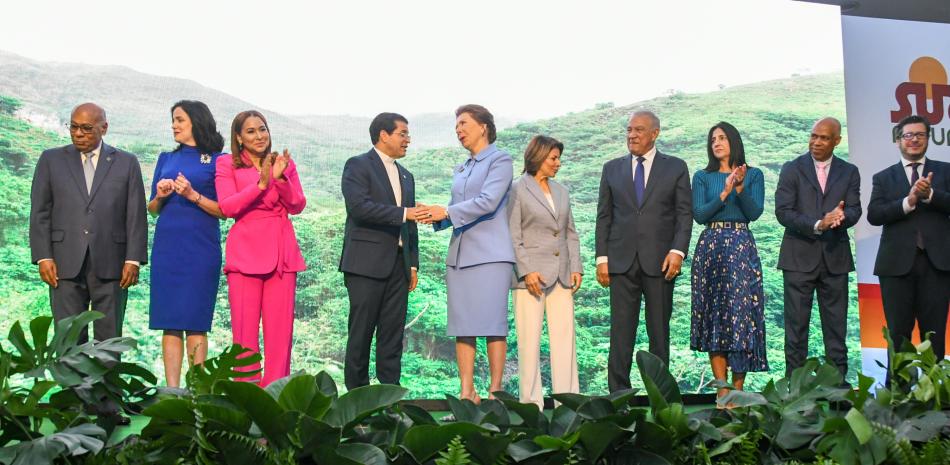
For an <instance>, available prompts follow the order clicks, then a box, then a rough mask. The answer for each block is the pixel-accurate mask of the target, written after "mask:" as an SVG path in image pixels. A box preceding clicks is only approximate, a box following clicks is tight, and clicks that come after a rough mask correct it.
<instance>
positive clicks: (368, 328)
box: [340, 113, 425, 389]
mask: <svg viewBox="0 0 950 465" xmlns="http://www.w3.org/2000/svg"><path fill="white" fill-rule="evenodd" d="M369 133H370V140H371V141H372V143H373V148H372V149H370V150H369V151H368V152H366V153H364V154H362V155H357V156H355V157H353V158H350V159H349V160H347V162H346V165H345V166H344V167H343V179H342V181H341V187H342V189H343V199H344V200H345V202H346V227H345V229H344V236H343V254H342V256H341V257H340V271H342V272H343V281H344V283H345V284H346V289H347V292H348V293H349V297H350V316H349V323H348V328H349V337H348V338H347V341H346V355H345V357H346V358H345V361H344V368H343V377H344V380H345V382H346V387H347V389H353V388H357V387H359V386H365V385H367V384H369V355H370V353H369V350H370V344H371V343H372V340H373V333H374V332H375V333H376V378H377V379H379V382H380V383H386V384H399V375H400V368H401V366H400V365H401V362H402V340H403V330H404V327H405V324H406V307H407V305H408V299H409V292H411V291H412V290H414V289H415V288H416V282H417V275H416V273H417V270H418V269H419V236H418V233H417V232H416V223H415V221H416V219H417V218H421V215H424V214H425V210H424V209H420V208H416V197H415V183H414V181H413V178H412V173H410V172H409V171H408V170H406V169H405V168H403V167H402V166H401V165H399V164H398V163H396V160H398V159H400V158H402V157H404V156H405V155H406V149H407V148H408V147H409V121H408V120H406V118H404V117H402V116H401V115H398V114H396V113H380V114H379V115H377V116H376V118H374V119H373V122H372V123H371V124H370V127H369Z"/></svg>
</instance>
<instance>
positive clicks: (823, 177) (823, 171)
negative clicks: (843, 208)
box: [818, 163, 828, 193]
mask: <svg viewBox="0 0 950 465" xmlns="http://www.w3.org/2000/svg"><path fill="white" fill-rule="evenodd" d="M827 182H828V164H827V163H821V164H819V165H818V185H819V186H821V192H822V193H824V192H825V183H827Z"/></svg>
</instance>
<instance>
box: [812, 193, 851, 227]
mask: <svg viewBox="0 0 950 465" xmlns="http://www.w3.org/2000/svg"><path fill="white" fill-rule="evenodd" d="M844 219H845V217H844V201H843V200H842V201H841V202H838V206H836V207H835V208H834V210H831V211H830V212H828V213H825V216H824V217H823V218H822V219H821V222H820V223H819V224H818V230H819V231H827V230H829V229H834V228H837V227H838V226H841V223H844Z"/></svg>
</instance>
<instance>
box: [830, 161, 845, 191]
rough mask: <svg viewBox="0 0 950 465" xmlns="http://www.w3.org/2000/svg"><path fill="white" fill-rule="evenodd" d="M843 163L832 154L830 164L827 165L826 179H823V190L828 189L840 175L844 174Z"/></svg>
mask: <svg viewBox="0 0 950 465" xmlns="http://www.w3.org/2000/svg"><path fill="white" fill-rule="evenodd" d="M843 171H844V163H843V162H842V161H841V160H840V159H839V158H838V157H836V156H834V155H832V158H831V166H829V167H828V179H827V180H826V181H825V190H826V191H830V190H831V186H834V185H835V183H836V182H838V179H840V178H841V175H843V174H844V172H843Z"/></svg>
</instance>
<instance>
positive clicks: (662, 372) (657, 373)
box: [637, 350, 683, 412]
mask: <svg viewBox="0 0 950 465" xmlns="http://www.w3.org/2000/svg"><path fill="white" fill-rule="evenodd" d="M637 369H639V370H640V376H641V378H642V379H643V386H644V388H646V391H647V396H648V397H649V399H650V407H651V408H652V409H653V411H654V412H656V411H658V410H662V409H663V408H666V406H667V405H668V404H671V403H677V404H681V403H683V399H682V396H681V395H680V389H679V386H678V385H677V384H676V379H674V378H673V375H671V374H670V372H669V370H668V369H667V368H666V364H665V363H663V361H662V360H660V358H659V357H657V356H656V355H653V354H651V353H649V352H647V351H645V350H641V351H638V352H637Z"/></svg>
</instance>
